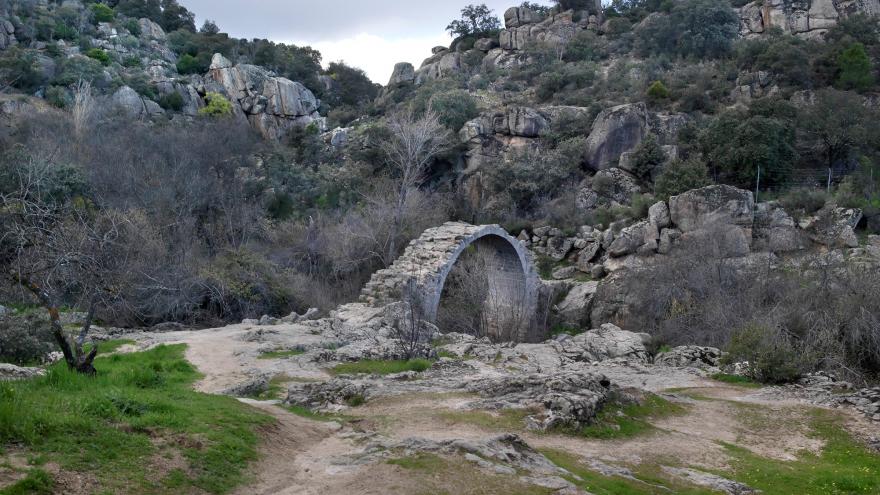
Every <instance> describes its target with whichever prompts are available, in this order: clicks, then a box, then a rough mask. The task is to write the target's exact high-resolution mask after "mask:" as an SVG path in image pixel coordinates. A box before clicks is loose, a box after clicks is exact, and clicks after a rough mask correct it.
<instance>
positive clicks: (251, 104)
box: [205, 53, 325, 139]
mask: <svg viewBox="0 0 880 495" xmlns="http://www.w3.org/2000/svg"><path fill="white" fill-rule="evenodd" d="M205 84H206V88H207V89H211V87H212V86H213V87H215V88H216V89H218V90H220V91H221V92H223V93H225V94H226V95H227V96H228V97H229V98H230V99H231V100H232V102H233V107H234V109H235V112H236V114H238V115H242V116H244V117H246V118H247V120H248V121H249V122H250V124H251V125H252V126H253V127H254V128H255V129H257V130H258V131H259V132H260V133H261V134H262V135H263V136H264V137H266V138H267V139H278V138H280V137H281V136H283V135H284V134H285V133H286V132H287V131H289V130H290V129H292V128H294V127H304V126H307V125H309V124H312V123H317V124H318V125H319V127H320V128H321V130H322V131H323V130H325V129H324V127H325V123H324V119H323V118H322V117H321V115H320V114H319V113H318V107H319V106H320V102H319V101H318V99H317V98H315V95H314V94H312V92H311V91H309V90H308V88H306V87H305V86H303V85H302V84H300V83H298V82H294V81H291V80H289V79H286V78H283V77H277V76H275V75H274V74H273V73H271V72H269V71H267V70H265V69H263V68H262V67H258V66H255V65H248V64H238V65H235V66H233V64H232V63H231V62H230V61H229V60H227V59H226V58H225V57H223V56H222V55H220V54H219V53H218V54H215V55H214V58H213V59H212V60H211V67H210V70H209V72H208V75H207V76H206V77H205Z"/></svg>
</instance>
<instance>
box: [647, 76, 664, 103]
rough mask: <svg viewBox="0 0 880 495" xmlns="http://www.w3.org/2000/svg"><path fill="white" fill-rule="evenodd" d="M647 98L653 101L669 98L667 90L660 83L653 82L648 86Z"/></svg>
mask: <svg viewBox="0 0 880 495" xmlns="http://www.w3.org/2000/svg"><path fill="white" fill-rule="evenodd" d="M648 98H650V99H651V100H654V101H658V100H665V99H666V98H669V90H668V89H666V86H665V85H664V84H663V83H662V82H660V81H654V82H653V83H651V85H650V86H648Z"/></svg>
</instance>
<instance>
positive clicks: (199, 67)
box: [177, 53, 208, 74]
mask: <svg viewBox="0 0 880 495" xmlns="http://www.w3.org/2000/svg"><path fill="white" fill-rule="evenodd" d="M206 70H208V67H207V65H205V64H204V63H203V62H202V61H201V60H199V59H198V58H196V57H193V56H192V55H190V54H188V53H185V54H183V56H181V57H180V59H179V60H178V61H177V72H180V73H181V74H201V73H203V72H205V71H206Z"/></svg>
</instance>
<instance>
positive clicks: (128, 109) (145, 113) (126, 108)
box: [109, 86, 165, 119]
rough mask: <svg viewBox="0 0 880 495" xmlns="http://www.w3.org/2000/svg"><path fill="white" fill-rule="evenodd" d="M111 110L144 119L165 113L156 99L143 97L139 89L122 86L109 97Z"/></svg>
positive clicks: (127, 116)
mask: <svg viewBox="0 0 880 495" xmlns="http://www.w3.org/2000/svg"><path fill="white" fill-rule="evenodd" d="M109 106H110V108H109V110H111V111H112V112H113V113H114V114H116V115H122V116H124V117H126V118H129V119H142V118H148V117H152V116H155V115H162V114H164V113H165V111H164V110H162V107H160V106H159V104H158V103H156V102H155V101H152V100H149V99H147V98H143V97H141V95H139V94H138V93H137V91H135V90H133V89H131V88H130V87H128V86H122V87H121V88H119V89H117V90H116V92H115V93H113V95H111V96H110V97H109Z"/></svg>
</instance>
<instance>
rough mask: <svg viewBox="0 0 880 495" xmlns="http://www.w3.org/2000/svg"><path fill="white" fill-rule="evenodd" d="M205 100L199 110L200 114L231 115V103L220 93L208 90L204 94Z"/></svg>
mask: <svg viewBox="0 0 880 495" xmlns="http://www.w3.org/2000/svg"><path fill="white" fill-rule="evenodd" d="M205 102H206V103H207V104H206V105H205V107H204V108H202V109H200V110H199V114H200V115H207V116H209V117H228V116H230V115H232V103H230V102H229V100H227V99H226V97H225V96H223V95H222V94H220V93H215V92H213V91H212V92H209V93H208V94H207V95H205Z"/></svg>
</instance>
